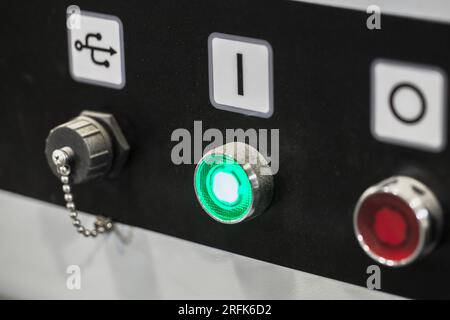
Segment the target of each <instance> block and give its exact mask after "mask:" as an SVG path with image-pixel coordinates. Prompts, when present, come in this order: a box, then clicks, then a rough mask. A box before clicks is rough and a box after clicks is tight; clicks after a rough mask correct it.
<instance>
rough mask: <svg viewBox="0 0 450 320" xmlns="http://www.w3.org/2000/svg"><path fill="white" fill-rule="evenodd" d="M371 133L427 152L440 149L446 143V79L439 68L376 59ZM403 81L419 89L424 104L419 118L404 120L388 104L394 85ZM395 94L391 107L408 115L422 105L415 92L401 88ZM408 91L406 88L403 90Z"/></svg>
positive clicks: (372, 94) (384, 139) (411, 114)
mask: <svg viewBox="0 0 450 320" xmlns="http://www.w3.org/2000/svg"><path fill="white" fill-rule="evenodd" d="M371 73H372V76H371V81H372V93H371V96H372V98H371V99H372V115H371V117H372V119H371V121H372V133H373V135H374V136H375V137H376V138H377V139H378V140H380V141H383V142H387V143H394V144H399V145H404V146H409V147H412V148H417V149H424V150H429V151H435V152H438V151H441V150H442V149H443V148H444V147H445V144H446V136H447V133H446V132H447V131H446V122H447V118H446V115H447V112H446V98H445V92H446V86H445V84H446V81H445V75H444V73H443V72H442V71H440V70H439V69H437V68H435V67H431V66H418V65H411V64H404V63H402V62H401V61H391V60H376V61H375V62H374V63H373V64H372V70H371ZM402 83H408V84H411V85H413V86H414V87H415V88H417V90H419V91H420V92H421V93H422V95H423V97H424V99H425V105H426V109H425V110H426V111H425V114H424V116H423V117H422V118H421V120H419V121H417V122H415V123H405V122H402V121H401V120H399V119H398V118H397V117H396V116H395V115H394V113H393V111H392V110H391V107H390V103H389V99H390V96H391V93H392V92H393V90H394V88H395V87H396V86H397V85H399V84H402ZM401 90H403V92H401V91H397V93H396V94H395V95H394V97H395V98H396V99H394V102H397V103H399V105H395V104H394V105H393V106H394V109H395V110H396V111H397V113H399V115H400V116H401V117H404V118H410V117H411V116H414V113H415V112H417V110H418V108H420V107H418V106H420V105H421V103H420V100H419V101H417V100H418V97H419V96H418V95H417V94H416V93H414V92H408V91H409V90H407V89H401ZM405 90H407V91H405Z"/></svg>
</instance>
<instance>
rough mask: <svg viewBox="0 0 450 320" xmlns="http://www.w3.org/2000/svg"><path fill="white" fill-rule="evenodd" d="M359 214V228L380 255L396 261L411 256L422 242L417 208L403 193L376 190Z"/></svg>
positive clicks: (372, 249)
mask: <svg viewBox="0 0 450 320" xmlns="http://www.w3.org/2000/svg"><path fill="white" fill-rule="evenodd" d="M359 212H360V213H359V215H358V222H357V223H358V229H359V232H360V235H361V236H362V238H363V239H364V242H365V244H366V245H367V246H368V247H369V249H370V250H371V251H372V252H373V253H375V254H376V255H378V256H380V257H382V258H384V259H390V260H394V261H401V260H403V259H407V258H408V257H410V256H411V255H412V254H414V251H415V250H416V248H417V246H418V244H419V226H418V222H417V219H416V216H415V214H414V212H413V211H412V210H411V208H409V206H408V205H407V204H406V203H405V202H404V201H403V200H402V199H401V198H399V197H397V196H395V195H392V194H388V193H376V194H373V195H371V196H370V197H367V198H366V199H365V201H364V203H363V204H362V206H361V209H360V211H359Z"/></svg>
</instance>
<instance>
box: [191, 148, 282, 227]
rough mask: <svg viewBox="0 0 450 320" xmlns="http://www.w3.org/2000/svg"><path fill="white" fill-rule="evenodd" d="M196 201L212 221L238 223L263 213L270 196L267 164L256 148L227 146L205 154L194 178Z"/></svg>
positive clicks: (270, 178) (270, 187)
mask: <svg viewBox="0 0 450 320" xmlns="http://www.w3.org/2000/svg"><path fill="white" fill-rule="evenodd" d="M194 187H195V192H196V194H197V198H198V201H199V202H200V204H201V206H202V207H203V209H204V210H205V211H206V213H207V214H209V215H210V216H211V217H212V218H213V219H215V220H217V221H219V222H222V223H227V224H232V223H239V222H242V221H244V220H247V219H249V218H250V217H254V216H256V215H257V214H259V213H261V212H262V211H264V209H266V208H267V206H268V205H269V203H270V200H271V198H272V192H273V177H272V173H271V171H270V168H269V166H268V162H267V160H266V159H265V158H264V156H263V155H261V154H260V153H259V152H258V150H256V149H255V148H253V147H251V146H249V145H247V144H245V143H240V142H232V143H228V144H226V145H224V146H221V147H218V148H216V149H214V150H212V151H210V152H208V153H207V154H206V155H205V156H204V157H203V158H202V159H201V160H200V162H199V163H198V165H197V168H196V169H195V174H194Z"/></svg>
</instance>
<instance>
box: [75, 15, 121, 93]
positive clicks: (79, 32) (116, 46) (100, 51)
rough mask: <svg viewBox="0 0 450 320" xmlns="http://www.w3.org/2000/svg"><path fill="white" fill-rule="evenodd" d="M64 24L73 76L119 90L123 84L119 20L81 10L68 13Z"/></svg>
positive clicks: (82, 80) (76, 78) (78, 79)
mask: <svg viewBox="0 0 450 320" xmlns="http://www.w3.org/2000/svg"><path fill="white" fill-rule="evenodd" d="M74 15H79V16H77V17H74ZM74 18H75V19H74ZM73 21H77V23H76V24H74V23H73ZM67 26H68V45H69V62H70V74H71V75H72V78H73V79H74V80H76V81H79V82H85V83H89V84H93V85H99V86H105V87H111V88H115V89H122V88H123V87H124V86H125V53H124V49H123V30H122V22H121V21H120V19H119V18H118V17H115V16H109V15H103V14H99V13H93V12H86V11H81V12H79V13H76V12H75V13H72V14H69V15H68V16H67Z"/></svg>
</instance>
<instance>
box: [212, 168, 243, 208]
mask: <svg viewBox="0 0 450 320" xmlns="http://www.w3.org/2000/svg"><path fill="white" fill-rule="evenodd" d="M213 192H214V195H215V196H216V197H217V198H218V199H219V200H221V201H224V202H228V203H233V202H235V201H236V200H237V199H238V197H239V183H238V181H237V180H236V178H235V177H234V175H233V174H231V173H227V172H217V173H216V174H215V175H214V178H213Z"/></svg>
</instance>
